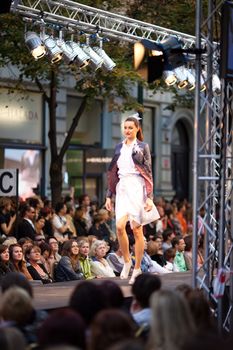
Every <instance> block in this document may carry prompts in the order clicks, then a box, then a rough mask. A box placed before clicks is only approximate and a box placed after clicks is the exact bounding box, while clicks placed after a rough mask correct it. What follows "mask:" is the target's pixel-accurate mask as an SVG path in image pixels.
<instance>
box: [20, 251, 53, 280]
mask: <svg viewBox="0 0 233 350" xmlns="http://www.w3.org/2000/svg"><path fill="white" fill-rule="evenodd" d="M25 257H26V260H27V268H28V271H29V272H30V275H31V276H32V278H33V280H37V281H38V280H39V281H41V282H42V283H43V284H47V283H51V282H53V280H52V277H51V276H50V274H49V273H48V271H47V270H46V268H45V266H44V265H43V264H42V263H41V249H40V247H39V246H38V245H33V246H30V247H29V248H27V250H26V252H25Z"/></svg>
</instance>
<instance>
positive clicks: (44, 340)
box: [38, 309, 86, 349]
mask: <svg viewBox="0 0 233 350" xmlns="http://www.w3.org/2000/svg"><path fill="white" fill-rule="evenodd" d="M85 330H86V329H85V323H84V321H83V319H82V317H81V316H80V315H79V314H78V313H77V312H75V311H73V310H69V309H61V310H56V311H54V312H52V313H51V314H50V315H49V316H48V318H47V319H46V320H45V321H44V322H43V323H42V325H41V326H40V328H39V331H38V343H39V346H40V347H42V348H43V349H44V348H47V347H48V346H66V345H72V346H74V347H75V348H76V349H85V348H86V346H85V343H86V340H85Z"/></svg>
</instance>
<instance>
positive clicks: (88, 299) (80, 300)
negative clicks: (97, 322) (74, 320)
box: [69, 281, 107, 327]
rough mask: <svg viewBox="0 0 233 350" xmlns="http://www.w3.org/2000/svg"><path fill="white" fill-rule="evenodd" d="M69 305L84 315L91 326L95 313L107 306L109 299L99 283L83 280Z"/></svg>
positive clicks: (75, 289) (72, 295)
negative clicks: (107, 299)
mask: <svg viewBox="0 0 233 350" xmlns="http://www.w3.org/2000/svg"><path fill="white" fill-rule="evenodd" d="M69 306H70V308H71V309H72V310H74V311H76V312H77V313H78V314H80V315H81V316H82V318H83V319H84V321H85V323H86V325H87V327H89V326H90V324H91V322H92V320H93V318H94V317H95V315H96V314H97V313H98V312H99V311H101V310H103V309H106V308H107V301H106V297H105V294H104V293H103V290H102V289H101V288H100V287H99V286H98V285H97V284H95V283H93V282H92V281H82V282H80V283H79V284H78V285H77V286H76V287H75V288H74V290H73V292H72V294H71V297H70V301H69Z"/></svg>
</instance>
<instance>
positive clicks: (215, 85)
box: [162, 66, 221, 95]
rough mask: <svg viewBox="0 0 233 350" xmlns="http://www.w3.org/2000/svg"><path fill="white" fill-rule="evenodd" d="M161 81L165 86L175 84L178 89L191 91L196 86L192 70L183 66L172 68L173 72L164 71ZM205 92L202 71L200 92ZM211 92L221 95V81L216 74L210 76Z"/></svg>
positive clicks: (203, 72) (203, 73)
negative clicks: (162, 80)
mask: <svg viewBox="0 0 233 350" xmlns="http://www.w3.org/2000/svg"><path fill="white" fill-rule="evenodd" d="M162 77H163V79H164V81H165V83H166V85H167V86H172V85H175V84H177V87H178V88H179V89H185V88H186V89H188V90H189V91H192V90H194V89H195V86H196V75H195V70H194V69H193V68H187V67H185V66H181V67H177V68H174V69H173V70H167V71H166V70H165V71H164V72H163V76H162ZM205 90H206V72H205V71H202V72H201V76H200V91H201V92H203V91H205ZM212 90H213V92H214V93H215V94H216V95H219V94H220V93H221V81H220V79H219V77H218V75H217V74H213V75H212Z"/></svg>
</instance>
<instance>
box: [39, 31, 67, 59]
mask: <svg viewBox="0 0 233 350" xmlns="http://www.w3.org/2000/svg"><path fill="white" fill-rule="evenodd" d="M42 40H43V42H44V45H45V46H46V49H47V54H48V56H49V58H50V59H51V63H57V62H59V61H60V60H61V59H62V56H63V51H62V49H61V48H60V47H59V46H58V45H57V42H56V39H54V38H53V37H51V36H49V35H44V36H43V37H42Z"/></svg>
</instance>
